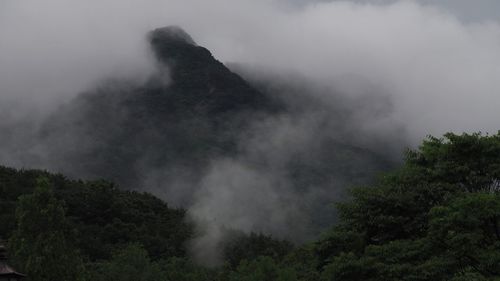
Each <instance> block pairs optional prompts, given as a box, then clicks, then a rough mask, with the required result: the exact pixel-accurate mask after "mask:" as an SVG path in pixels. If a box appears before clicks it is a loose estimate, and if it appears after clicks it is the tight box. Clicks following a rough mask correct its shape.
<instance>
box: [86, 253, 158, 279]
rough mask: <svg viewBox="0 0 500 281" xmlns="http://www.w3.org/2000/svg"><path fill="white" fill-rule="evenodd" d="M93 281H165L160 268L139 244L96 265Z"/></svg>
mask: <svg viewBox="0 0 500 281" xmlns="http://www.w3.org/2000/svg"><path fill="white" fill-rule="evenodd" d="M92 275H93V276H92V279H93V280H102V281H108V280H117V281H159V280H165V277H164V273H163V272H162V270H161V268H160V266H159V265H158V264H157V263H155V262H152V261H151V259H150V258H149V255H148V252H147V251H146V250H145V249H144V248H143V247H142V246H141V245H139V244H129V245H127V246H126V247H125V248H123V249H121V250H119V251H116V252H115V253H114V254H113V258H112V259H111V260H109V261H107V262H104V263H102V264H99V265H96V267H95V269H94V271H93V274H92Z"/></svg>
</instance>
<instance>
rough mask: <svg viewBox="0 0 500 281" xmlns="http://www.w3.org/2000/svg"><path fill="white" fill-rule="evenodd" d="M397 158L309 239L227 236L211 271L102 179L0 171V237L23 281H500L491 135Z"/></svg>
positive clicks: (158, 211) (497, 185)
mask: <svg viewBox="0 0 500 281" xmlns="http://www.w3.org/2000/svg"><path fill="white" fill-rule="evenodd" d="M404 159H405V160H404V163H403V164H402V165H401V166H400V167H398V168H396V169H394V170H393V171H390V172H387V173H383V174H381V175H380V176H379V177H378V179H377V180H376V181H375V182H374V183H373V184H370V185H365V186H353V187H352V188H350V189H349V196H348V197H347V198H346V199H344V200H342V201H339V202H332V204H335V207H336V209H337V217H338V218H337V219H336V221H332V223H331V226H330V227H329V230H328V231H325V232H324V233H323V234H322V235H321V236H320V237H318V238H317V239H315V240H314V241H310V242H307V243H302V244H297V243H291V242H289V241H285V240H281V239H276V238H274V237H272V236H269V235H267V234H265V233H245V232H242V231H238V230H234V229H229V228H227V229H224V230H223V231H224V237H225V239H224V240H223V241H222V242H221V243H220V245H219V247H218V248H217V251H218V254H220V255H221V256H222V257H223V263H222V264H221V265H219V266H214V267H206V266H202V265H200V264H199V263H198V262H197V261H196V260H193V259H192V258H191V254H192V253H190V251H189V247H188V245H189V243H190V240H191V239H193V238H194V237H196V236H197V235H201V234H200V233H198V231H197V229H196V228H194V227H193V224H192V222H190V221H189V219H187V217H186V210H183V209H178V208H172V207H170V206H168V205H167V203H165V202H164V201H162V200H160V199H158V198H156V197H155V196H153V195H151V194H148V193H142V192H136V191H125V190H122V189H120V188H118V186H116V185H115V184H113V183H111V182H107V181H82V180H73V179H69V178H66V177H65V176H63V175H59V174H51V173H49V172H45V171H39V170H16V169H12V168H8V167H2V168H0V237H2V238H4V239H5V240H6V242H7V249H8V253H9V257H10V260H9V262H10V263H11V264H12V265H13V266H14V267H15V268H16V269H17V270H18V271H20V272H23V273H25V274H27V275H28V280H29V281H50V280H82V281H83V280H123V281H127V280H141V281H153V280H169V281H195V280H196V281H197V280H200V281H202V280H207V281H208V280H217V281H226V280H227V281H232V280H239V281H240V280H243V281H263V280H265V281H267V280H269V281H275V280H276V281H278V280H280V281H285V280H286V281H294V280H301V281H309V280H310V281H316V280H325V281H326V280H332V281H333V280H335V281H338V280H340V281H342V280H369V281H378V280H380V281H383V280H405V281H406V280H408V281H410V280H411V281H417V280H422V281H423V280H453V281H459V280H464V281H465V280H478V281H479V280H500V133H498V134H496V135H484V134H480V133H475V134H462V135H456V134H452V133H448V134H445V135H444V136H443V137H439V138H437V137H428V138H427V139H425V140H424V141H423V142H422V144H421V145H420V146H419V148H418V149H415V150H408V151H407V152H406V153H405V155H404Z"/></svg>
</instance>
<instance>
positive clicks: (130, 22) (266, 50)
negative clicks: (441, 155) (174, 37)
mask: <svg viewBox="0 0 500 281" xmlns="http://www.w3.org/2000/svg"><path fill="white" fill-rule="evenodd" d="M290 1H293V2H290ZM299 2H301V5H299V6H297V5H294V8H293V9H287V6H290V5H288V4H290V3H295V4H297V3H299ZM287 3H288V4H287ZM367 4H368V5H367ZM499 6H500V1H495V0H474V1H466V0H440V1H438V0H434V1H431V0H421V1H394V0H380V1H377V0H373V1H366V0H359V1H326V2H325V1H312V2H311V1H307V3H305V2H304V1H301V0H259V1H255V0H213V1H203V0H163V1H158V0H143V1H136V0H121V1H118V0H102V1H97V0H89V1H67V0H46V1H43V2H40V1H34V0H4V1H1V3H0V8H1V9H0V38H1V40H0V97H2V98H3V99H10V100H15V101H16V102H18V103H19V102H22V101H29V102H31V103H34V104H35V105H34V106H35V107H36V106H37V105H39V104H42V103H43V104H56V103H58V102H60V101H61V100H65V99H67V98H70V97H72V96H74V95H75V94H77V93H78V92H81V91H84V90H85V89H86V88H87V87H88V86H89V85H92V84H93V83H95V81H97V80H99V79H102V78H103V77H107V76H113V75H114V76H116V75H119V76H123V75H128V76H132V77H137V76H138V75H139V74H141V73H147V71H148V68H150V67H151V65H150V60H149V58H148V54H147V52H146V46H145V43H144V34H145V33H146V32H147V31H148V30H150V29H152V28H156V27H158V26H164V25H170V24H177V25H180V26H182V27H183V28H184V29H186V30H187V31H188V32H189V33H190V34H191V35H192V36H193V37H194V38H195V40H196V41H197V42H198V43H200V44H201V45H204V46H206V47H207V48H209V49H210V50H212V51H213V53H214V55H215V56H216V57H217V58H219V59H220V60H222V61H226V62H243V63H249V64H257V65H262V66H263V67H267V68H279V69H282V70H283V71H295V72H299V73H303V74H305V75H308V76H311V78H312V79H316V80H317V81H318V83H325V84H332V83H333V84H334V85H330V86H338V85H339V84H340V83H342V80H343V79H342V77H343V76H345V75H351V76H352V75H353V74H354V75H357V76H360V77H363V79H367V80H369V81H370V83H373V84H376V85H379V86H380V88H383V89H384V90H385V92H386V93H387V94H390V95H391V96H392V97H393V101H394V104H395V112H394V115H393V117H394V118H396V119H399V120H402V121H404V122H405V123H407V125H408V128H409V130H410V131H411V132H412V133H413V134H414V137H415V139H416V140H419V139H420V138H422V137H423V136H425V135H427V134H430V133H432V134H441V133H443V132H444V131H447V130H454V131H458V132H460V131H477V130H481V131H496V130H497V129H498V126H497V124H496V122H495V121H494V120H498V119H500V116H497V113H496V112H498V111H497V107H498V105H499V104H500V98H499V97H498V92H500V82H498V77H499V76H500V54H499V52H498V50H500V27H499V25H498V22H487V21H488V20H491V19H497V18H498V15H497V13H498V11H500V8H499ZM457 17H458V18H459V20H457ZM351 92H352V91H351ZM430 101H432V102H430ZM4 104H5V103H4ZM17 112H18V114H21V113H19V112H20V111H17Z"/></svg>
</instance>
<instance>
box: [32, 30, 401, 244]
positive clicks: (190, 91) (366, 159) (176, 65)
mask: <svg viewBox="0 0 500 281" xmlns="http://www.w3.org/2000/svg"><path fill="white" fill-rule="evenodd" d="M147 38H148V40H149V44H150V46H151V50H152V52H153V54H154V55H155V57H156V60H157V65H158V71H157V73H155V74H153V75H152V76H151V77H150V78H149V79H148V80H147V81H146V82H144V83H142V84H137V83H133V82H130V81H124V80H112V81H107V82H105V83H101V84H100V85H98V86H97V87H96V88H95V89H93V90H91V91H89V92H87V93H84V94H81V95H79V96H78V97H77V98H76V99H74V100H73V101H71V102H70V103H68V104H67V105H65V106H63V107H62V108H61V109H60V110H59V111H58V112H56V113H55V114H53V115H52V116H51V117H50V118H49V119H48V120H46V121H45V122H44V125H43V126H42V130H41V131H40V134H39V136H38V137H37V140H36V143H37V145H38V146H37V148H36V149H38V150H39V151H43V153H44V154H45V160H44V161H40V165H38V166H36V167H43V168H48V169H50V170H52V171H58V172H62V173H64V174H67V175H70V176H73V177H76V178H88V179H96V178H104V179H108V180H112V181H114V182H116V183H118V184H119V185H120V186H122V187H124V188H128V189H139V190H145V191H149V192H153V193H154V194H155V195H158V196H160V197H162V198H163V199H166V200H167V201H168V202H169V203H171V204H174V205H181V206H193V205H192V203H193V202H192V201H196V200H198V199H200V198H196V196H198V195H199V194H200V192H199V191H200V186H203V188H206V185H203V184H206V183H207V182H210V183H213V185H214V186H215V187H217V188H219V187H220V188H219V189H216V190H215V191H214V190H208V191H207V192H205V193H204V194H203V195H202V196H205V197H208V198H209V199H210V200H211V199H216V200H214V201H213V202H212V201H210V202H208V203H207V204H208V205H207V208H206V209H207V210H212V211H214V212H215V213H216V214H217V215H219V213H217V210H219V209H217V207H220V206H213V205H210V204H212V203H214V202H215V204H219V203H217V202H218V201H217V199H218V196H219V195H220V194H223V195H227V196H240V197H242V198H239V200H240V201H238V200H232V199H233V198H232V197H230V198H229V199H227V200H226V201H233V202H224V204H225V206H226V207H227V211H226V210H222V211H221V212H222V213H224V214H230V213H232V212H233V211H234V210H236V209H241V210H243V211H242V212H243V213H242V217H245V216H247V215H251V213H252V212H253V211H254V210H255V209H258V211H259V212H260V214H261V217H262V220H261V221H265V222H266V224H265V225H264V226H262V225H259V226H260V227H261V228H258V229H254V230H256V231H264V232H267V233H272V234H278V235H281V236H282V237H283V236H285V235H287V233H299V232H300V231H303V229H302V230H299V229H295V228H304V229H306V230H308V231H309V229H311V231H312V232H316V228H314V227H310V228H308V227H305V226H307V225H310V224H314V225H316V226H321V225H322V224H324V225H331V220H332V219H333V218H332V217H333V216H334V215H333V211H332V209H331V208H330V205H331V202H332V201H333V200H338V198H339V196H340V195H339V194H341V192H342V190H344V189H345V187H346V186H350V185H353V184H362V183H365V182H366V181H367V180H369V179H370V177H372V176H373V175H374V174H375V173H377V172H379V171H380V170H383V169H385V168H387V167H388V166H390V164H391V163H390V161H387V158H386V157H385V156H380V154H376V153H373V151H371V150H369V149H366V148H363V147H360V146H358V145H355V144H353V143H351V142H350V140H351V139H352V136H355V135H357V134H358V132H357V130H356V127H353V126H351V124H353V123H349V122H347V121H346V120H348V118H347V117H348V115H349V114H350V113H349V112H348V111H349V110H350V109H349V108H348V109H346V108H344V107H343V105H342V104H343V103H342V102H339V103H338V105H336V107H328V106H323V105H322V104H321V102H318V103H310V102H309V99H311V97H310V95H308V94H307V91H308V88H307V87H303V88H302V85H303V84H305V83H302V82H301V81H299V80H296V79H295V80H294V83H295V84H298V86H300V87H298V88H296V89H295V90H294V89H293V87H292V88H290V89H288V86H289V85H290V84H292V83H290V81H289V80H286V81H285V82H283V81H282V82H283V83H284V84H283V87H281V86H279V83H275V82H276V81H275V80H276V79H274V78H272V77H268V79H269V80H270V81H269V84H270V85H278V87H277V88H280V89H284V92H294V91H295V92H296V93H295V94H294V95H295V96H296V98H294V100H295V102H294V103H291V102H290V100H289V99H290V95H288V97H287V98H283V97H284V96H286V95H278V94H276V93H274V92H275V90H274V88H275V87H272V86H270V87H259V89H261V90H258V89H257V88H255V87H254V86H253V85H258V83H256V82H255V81H253V83H252V84H249V83H248V82H247V81H246V80H244V79H243V78H242V77H241V76H240V75H238V74H236V73H234V72H232V71H231V70H230V69H228V68H227V67H226V66H225V65H224V64H222V63H221V62H219V61H217V60H216V59H215V58H214V57H213V56H212V54H211V53H210V52H209V51H208V50H207V49H205V48H203V47H201V46H198V45H197V44H196V43H195V41H194V40H193V39H192V38H191V37H190V36H189V35H188V34H187V33H186V32H184V31H183V30H182V29H180V28H178V27H166V28H160V29H156V30H153V31H151V32H150V33H149V35H148V37H147ZM165 69H166V71H165ZM165 81H167V83H166V82H165ZM304 92H305V93H304ZM299 96H300V98H298V97H299ZM287 99H288V100H287ZM346 112H347V113H346ZM326 113H327V114H326ZM332 119H335V122H332ZM332 124H334V125H332ZM346 132H348V133H346ZM342 136H343V137H342ZM226 160H227V161H226ZM29 162H30V163H33V162H36V161H29ZM227 163H230V164H227ZM224 169H226V170H224ZM207 175H209V176H207ZM210 175H211V176H210ZM226 181H229V182H226ZM200 183H201V184H200ZM212 187H213V186H212ZM203 188H201V190H202V191H203ZM231 188H232V189H231ZM205 191H206V190H205ZM193 194H195V195H193ZM257 195H258V196H257ZM210 196H213V198H211V197H210ZM259 196H262V197H259ZM252 198H253V200H254V201H249V200H252ZM238 202H245V203H244V204H240V205H239V206H234V205H238V204H239V203H238ZM262 202H264V203H262ZM262 204H264V205H262ZM219 205H220V204H219ZM242 205H245V206H246V208H247V209H245V206H242ZM198 206H199V205H198ZM276 206H279V207H276ZM280 208H286V209H289V210H288V211H290V212H288V211H284V210H283V211H282V210H277V209H280ZM201 209H202V210H203V212H204V211H205V206H204V205H203V206H202V207H201ZM247 211H248V212H247ZM272 212H277V213H276V214H274V215H275V216H274V217H275V218H276V217H277V218H278V220H280V222H279V223H277V222H276V221H273V220H269V216H270V213H272ZM295 214H298V215H295ZM271 215H272V214H271ZM299 216H300V218H301V219H302V221H300V222H298V219H299ZM313 218H314V219H313ZM294 227H295V228H294ZM277 228H279V229H278V230H277ZM319 228H320V229H321V227H319ZM280 231H281V232H280ZM307 235H309V234H304V235H301V237H306V236H307Z"/></svg>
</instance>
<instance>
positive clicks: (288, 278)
mask: <svg viewBox="0 0 500 281" xmlns="http://www.w3.org/2000/svg"><path fill="white" fill-rule="evenodd" d="M296 280H298V279H297V274H296V272H295V271H294V270H293V269H292V268H290V267H286V266H283V265H280V264H278V263H276V262H275V261H274V260H273V259H272V258H271V257H259V258H257V259H255V260H253V261H247V260H244V261H242V262H241V264H240V265H239V266H238V268H237V269H236V270H235V271H234V272H232V273H230V274H229V281H296Z"/></svg>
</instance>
